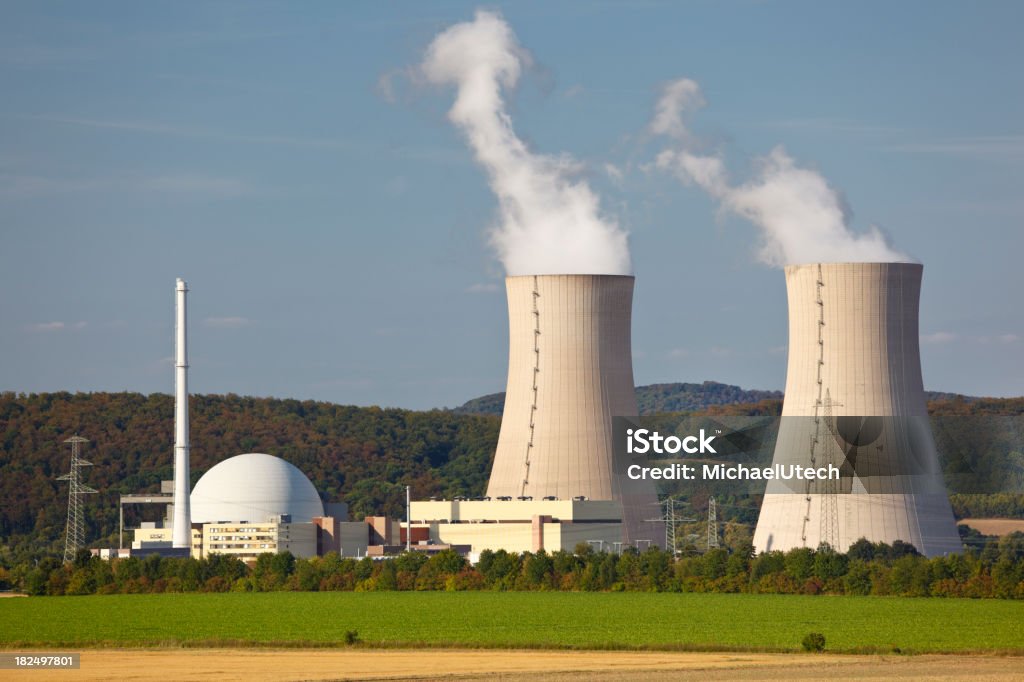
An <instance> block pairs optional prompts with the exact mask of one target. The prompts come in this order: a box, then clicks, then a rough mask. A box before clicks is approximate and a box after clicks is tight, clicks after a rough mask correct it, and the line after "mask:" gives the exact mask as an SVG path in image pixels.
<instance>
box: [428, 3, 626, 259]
mask: <svg viewBox="0 0 1024 682" xmlns="http://www.w3.org/2000/svg"><path fill="white" fill-rule="evenodd" d="M530 63H531V58H530V55H529V53H528V52H527V51H526V50H524V49H523V48H522V47H521V46H520V45H519V43H518V41H517V40H516V37H515V35H514V34H513V33H512V30H511V29H510V28H509V26H508V24H507V23H505V21H504V19H502V17H501V16H500V15H499V14H496V13H493V12H487V11H478V12H477V13H476V16H475V17H474V19H473V21H470V22H465V23H461V24H456V25H454V26H452V27H450V28H448V29H447V30H445V31H444V32H443V33H441V34H439V35H438V36H437V37H436V38H434V41H433V42H432V43H431V44H430V46H429V47H428V48H427V52H426V56H425V57H424V59H423V62H422V64H420V67H419V71H420V73H421V74H422V75H423V76H424V78H425V79H426V80H427V81H428V82H430V83H433V84H436V85H454V86H455V88H456V90H457V94H456V98H455V104H454V105H453V106H452V108H451V110H449V112H448V118H449V119H450V120H451V121H452V123H454V124H455V125H456V126H457V127H458V128H459V129H460V130H461V131H462V132H463V134H464V135H465V136H466V140H467V141H468V142H469V145H470V147H472V149H473V152H474V154H475V156H476V160H477V162H479V164H480V165H481V166H483V168H484V169H485V170H486V171H487V176H488V179H489V182H490V186H491V189H492V190H493V191H494V193H495V195H497V197H498V202H499V216H498V224H497V225H496V226H495V227H494V228H493V229H492V231H491V234H490V240H491V244H492V245H493V246H494V248H495V249H496V250H497V252H498V256H499V258H500V259H501V261H502V262H503V263H504V265H505V269H506V271H507V272H508V274H510V275H535V274H629V273H630V272H631V271H632V266H631V264H630V257H629V246H628V244H627V239H626V233H625V231H624V230H622V229H621V228H620V227H619V225H618V223H617V222H616V221H615V220H614V219H613V218H609V217H608V216H605V215H603V214H602V211H601V206H600V200H599V198H598V196H597V195H596V194H595V193H594V192H593V190H591V189H590V186H589V185H588V184H587V183H586V181H584V180H582V179H580V178H579V175H580V171H581V170H582V169H581V166H580V164H578V163H577V162H575V161H573V160H572V159H571V158H569V157H568V156H564V155H562V156H548V155H543V154H536V153H534V152H531V151H530V150H529V149H528V148H527V146H526V145H525V144H524V143H523V141H522V140H521V139H519V137H518V136H517V135H516V133H515V130H514V129H513V127H512V120H511V118H510V117H509V115H508V112H507V111H506V108H505V100H504V97H503V93H504V92H505V91H506V90H508V89H510V88H513V87H515V85H516V83H517V82H518V80H519V76H520V74H521V72H522V70H523V67H524V66H529V65H530Z"/></svg>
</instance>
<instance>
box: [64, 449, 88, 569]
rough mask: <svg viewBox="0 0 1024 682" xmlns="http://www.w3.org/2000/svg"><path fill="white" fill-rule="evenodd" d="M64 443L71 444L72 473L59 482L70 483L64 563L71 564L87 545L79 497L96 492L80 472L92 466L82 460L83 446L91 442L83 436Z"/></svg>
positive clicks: (82, 510) (65, 475)
mask: <svg viewBox="0 0 1024 682" xmlns="http://www.w3.org/2000/svg"><path fill="white" fill-rule="evenodd" d="M64 442H65V443H71V471H70V472H68V473H66V474H64V475H63V476H61V477H60V478H58V479H57V480H58V481H68V482H69V483H70V485H69V486H68V525H67V532H66V533H65V535H64V563H69V562H72V561H74V560H75V554H76V553H78V550H79V548H80V547H81V546H82V545H83V544H85V516H84V512H85V510H84V509H83V505H82V502H81V500H79V496H80V495H87V494H90V493H95V492H96V491H95V490H93V489H92V488H90V487H89V486H87V485H83V484H82V481H81V475H80V473H79V471H78V470H79V469H80V468H81V467H91V466H92V462H89V461H86V460H84V459H82V458H81V445H82V443H88V442H89V440H88V439H86V438H82V437H81V436H72V437H71V438H68V439H67V440H66V441H64Z"/></svg>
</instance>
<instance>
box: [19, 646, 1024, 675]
mask: <svg viewBox="0 0 1024 682" xmlns="http://www.w3.org/2000/svg"><path fill="white" fill-rule="evenodd" d="M1022 671H1024V658H1020V657H998V656H938V655H929V656H849V655H836V656H832V655H828V654H817V655H815V654H743V653H690V652H683V653H680V652H636V651H505V650H493V649H491V650H480V649H475V650H469V651H461V650H437V649H432V650H388V649H356V650H344V651H339V650H331V649H305V650H301V649H300V650H296V649H285V650H265V649H165V650H124V649H98V650H85V651H83V652H82V667H81V669H80V670H74V671H61V672H56V671H52V672H46V671H41V670H36V671H33V672H31V673H24V672H17V671H11V670H4V671H0V679H27V678H28V677H31V679H32V680H46V679H62V680H67V679H73V680H110V679H117V680H168V679H173V680H182V681H188V680H196V681H199V680H202V681H203V682H208V681H209V680H374V679H377V680H437V679H457V680H486V681H487V682H495V681H497V680H500V681H504V682H511V681H513V680H515V681H519V680H542V679H543V680H561V681H570V680H571V681H573V682H577V681H579V682H582V681H583V680H605V681H609V682H611V681H615V682H620V681H621V682H624V681H626V680H636V679H645V680H665V681H667V680H691V679H692V680H697V679H701V680H706V679H722V680H725V679H729V680H736V679H739V680H784V679H785V680H792V679H807V680H813V679H823V678H826V677H827V678H829V679H833V680H878V679H885V678H892V677H901V678H906V679H928V680H967V679H970V680H1013V679H1020V677H1021V673H1022Z"/></svg>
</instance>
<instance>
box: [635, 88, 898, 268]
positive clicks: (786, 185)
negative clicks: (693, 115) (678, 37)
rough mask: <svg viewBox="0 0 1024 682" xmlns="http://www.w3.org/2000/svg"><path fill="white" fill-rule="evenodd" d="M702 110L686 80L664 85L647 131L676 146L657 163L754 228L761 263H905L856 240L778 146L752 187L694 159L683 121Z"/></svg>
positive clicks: (759, 165) (840, 213)
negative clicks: (759, 242) (759, 241)
mask: <svg viewBox="0 0 1024 682" xmlns="http://www.w3.org/2000/svg"><path fill="white" fill-rule="evenodd" d="M702 106H704V98H703V97H702V96H701V93H700V87H699V86H698V85H697V83H696V82H694V81H692V80H689V79H686V78H684V79H680V80H677V81H674V82H672V83H669V84H668V85H666V86H665V88H664V89H663V91H662V96H661V98H660V100H659V101H658V104H657V106H656V108H655V114H654V118H653V119H652V121H651V124H650V131H651V132H652V133H654V134H657V135H666V136H668V137H669V138H671V139H673V140H674V141H675V146H674V147H673V148H670V149H666V150H665V151H663V152H661V153H660V154H659V155H658V157H657V161H656V164H657V166H658V168H661V169H663V170H666V171H669V172H672V173H674V174H675V175H676V176H677V177H678V178H679V179H680V180H681V181H682V182H684V183H685V184H694V185H697V186H698V187H700V188H701V189H702V190H704V191H705V192H707V193H708V194H709V195H710V196H711V197H713V198H714V199H715V200H716V201H718V203H719V205H720V206H721V208H722V209H723V210H725V211H729V212H732V213H735V214H736V215H739V216H741V217H743V218H746V219H747V220H749V221H750V222H752V223H754V224H755V225H757V227H759V228H760V229H761V233H762V237H763V244H762V247H761V250H760V253H759V257H760V259H761V260H762V261H764V262H765V263H768V264H769V265H774V266H783V265H787V264H794V263H815V262H823V263H828V262H870V261H879V262H883V261H909V260H910V258H908V257H907V256H906V255H905V254H902V253H900V252H898V251H896V250H894V249H893V248H892V247H891V246H889V244H888V242H887V241H886V238H885V236H884V235H883V234H882V233H881V232H880V231H879V230H878V228H876V227H874V226H872V227H871V228H869V229H868V231H867V232H865V233H862V234H858V233H855V232H853V231H852V229H851V228H850V225H849V215H848V213H847V212H846V211H845V210H844V207H843V203H842V200H841V198H840V196H839V193H838V192H837V191H836V190H835V189H833V188H832V187H831V186H830V185H829V184H828V181H827V180H825V178H824V177H822V176H821V175H820V174H819V173H816V172H815V171H813V170H810V169H807V168H801V167H800V166H799V165H797V163H796V161H794V160H793V158H792V157H791V156H789V154H787V153H786V150H785V149H784V148H783V147H782V146H778V147H775V148H774V149H773V150H772V151H771V152H770V153H769V154H768V155H767V156H764V157H761V158H758V159H756V160H755V163H754V167H755V172H754V175H753V177H752V178H751V179H750V180H748V181H747V182H745V183H743V184H733V183H732V182H731V181H730V179H729V174H728V170H727V169H726V167H725V162H724V161H723V159H722V157H721V156H720V155H704V154H700V153H698V152H697V151H696V141H695V138H694V137H693V135H692V134H691V133H690V131H689V130H688V128H687V127H686V124H685V117H686V115H687V114H689V113H690V112H692V111H694V110H696V109H699V108H700V107H702Z"/></svg>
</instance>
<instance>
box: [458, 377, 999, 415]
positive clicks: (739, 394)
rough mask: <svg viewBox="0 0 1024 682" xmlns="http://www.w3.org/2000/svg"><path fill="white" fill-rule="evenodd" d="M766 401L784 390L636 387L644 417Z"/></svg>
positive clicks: (491, 406) (483, 407) (474, 403)
mask: <svg viewBox="0 0 1024 682" xmlns="http://www.w3.org/2000/svg"><path fill="white" fill-rule="evenodd" d="M926 397H927V399H928V400H929V401H932V400H961V401H966V402H974V401H976V400H980V398H975V397H973V396H962V395H958V394H956V393H944V392H940V391H926ZM763 400H782V391H759V390H748V389H744V388H740V387H739V386H732V385H730V384H720V383H718V382H717V381H705V382H704V383H702V384H688V383H675V384H650V385H648V386H637V387H636V402H637V406H638V407H639V408H640V414H644V415H647V414H663V413H665V412H694V411H698V410H706V409H709V408H713V407H715V406H719V405H748V404H752V403H759V402H761V401H763ZM504 407H505V394H504V393H491V394H489V395H485V396H481V397H479V398H473V399H472V400H469V401H467V402H465V403H464V404H462V405H460V406H459V407H456V408H455V410H454V412H457V413H458V414H496V415H500V414H501V411H502V410H503V409H504Z"/></svg>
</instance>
